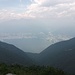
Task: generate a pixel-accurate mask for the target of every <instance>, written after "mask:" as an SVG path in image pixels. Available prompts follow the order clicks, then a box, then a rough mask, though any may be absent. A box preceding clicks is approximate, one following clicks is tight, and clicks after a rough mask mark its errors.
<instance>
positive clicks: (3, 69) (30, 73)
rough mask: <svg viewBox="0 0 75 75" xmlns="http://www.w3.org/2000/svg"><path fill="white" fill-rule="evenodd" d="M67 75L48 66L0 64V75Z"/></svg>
mask: <svg viewBox="0 0 75 75" xmlns="http://www.w3.org/2000/svg"><path fill="white" fill-rule="evenodd" d="M8 73H12V74H15V75H67V74H65V72H64V71H62V70H59V69H55V68H53V67H49V66H35V65H34V66H29V67H28V66H22V65H17V64H15V65H6V64H4V63H3V64H0V75H6V74H8Z"/></svg>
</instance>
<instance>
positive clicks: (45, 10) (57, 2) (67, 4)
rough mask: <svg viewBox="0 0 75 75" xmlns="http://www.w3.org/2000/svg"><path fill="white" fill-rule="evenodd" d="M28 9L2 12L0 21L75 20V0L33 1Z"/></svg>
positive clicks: (0, 11)
mask: <svg viewBox="0 0 75 75" xmlns="http://www.w3.org/2000/svg"><path fill="white" fill-rule="evenodd" d="M31 2H32V3H31V4H30V5H28V6H27V7H22V12H18V11H20V9H18V11H17V10H14V11H12V9H11V10H3V9H1V10H0V19H1V20H3V19H21V18H50V19H52V18H54V19H56V18H58V19H59V18H60V19H62V18H75V0H62V1H61V0H31Z"/></svg>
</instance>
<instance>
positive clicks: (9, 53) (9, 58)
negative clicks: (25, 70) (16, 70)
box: [0, 41, 32, 65]
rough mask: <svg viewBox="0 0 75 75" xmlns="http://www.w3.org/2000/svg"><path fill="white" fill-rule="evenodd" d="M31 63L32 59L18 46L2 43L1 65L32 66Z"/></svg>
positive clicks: (0, 52)
mask: <svg viewBox="0 0 75 75" xmlns="http://www.w3.org/2000/svg"><path fill="white" fill-rule="evenodd" d="M31 61H32V59H30V58H29V57H28V56H27V54H26V53H25V52H23V51H22V50H20V49H19V48H17V47H16V46H14V45H11V44H7V43H4V42H1V41H0V63H6V64H21V65H30V64H31Z"/></svg>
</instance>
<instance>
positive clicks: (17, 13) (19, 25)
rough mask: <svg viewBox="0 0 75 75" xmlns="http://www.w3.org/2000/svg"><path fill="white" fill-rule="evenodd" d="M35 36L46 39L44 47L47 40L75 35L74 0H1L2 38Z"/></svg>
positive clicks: (0, 32) (0, 33) (0, 36)
mask: <svg viewBox="0 0 75 75" xmlns="http://www.w3.org/2000/svg"><path fill="white" fill-rule="evenodd" d="M22 34H24V36H23V37H24V38H23V37H21V36H22ZM39 34H40V35H39ZM11 35H12V36H11ZM13 35H15V36H13ZM33 36H35V37H37V38H40V39H41V40H42V39H44V40H42V41H43V43H45V47H44V48H46V47H47V42H46V40H47V41H50V42H48V45H49V44H52V43H51V42H53V41H56V40H57V42H58V41H62V40H65V39H69V38H72V37H75V0H0V39H1V38H4V39H6V38H8V39H12V37H13V38H14V39H16V38H17V39H18V38H23V39H25V38H28V39H31V38H32V39H35V37H33ZM39 36H40V37H39ZM42 37H44V38H42ZM32 39H31V40H32ZM60 39H61V40H60ZM36 41H37V40H36ZM38 42H40V40H39V41H38ZM11 43H12V42H11ZM38 44H39V43H38ZM34 45H35V42H34V44H33V46H34ZM39 45H40V44H39ZM40 46H41V47H42V44H41V45H40ZM44 48H40V49H44ZM40 49H39V50H40ZM34 50H35V49H34ZM39 50H37V52H39ZM35 52H36V51H35Z"/></svg>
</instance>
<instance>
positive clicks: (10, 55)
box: [0, 38, 75, 74]
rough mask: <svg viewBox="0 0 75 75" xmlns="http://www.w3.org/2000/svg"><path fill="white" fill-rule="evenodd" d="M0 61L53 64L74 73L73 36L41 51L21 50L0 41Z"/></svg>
mask: <svg viewBox="0 0 75 75" xmlns="http://www.w3.org/2000/svg"><path fill="white" fill-rule="evenodd" d="M0 62H1V63H7V64H21V65H22V64H23V65H33V64H34V65H45V66H53V67H55V68H60V69H62V70H64V71H65V72H68V73H71V74H75V71H74V70H75V38H72V39H70V40H67V41H61V42H58V43H55V44H52V45H50V46H49V47H48V48H46V49H45V50H43V51H42V52H41V53H29V52H23V51H22V50H20V49H19V48H17V47H15V46H14V45H11V44H7V43H4V42H0Z"/></svg>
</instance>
